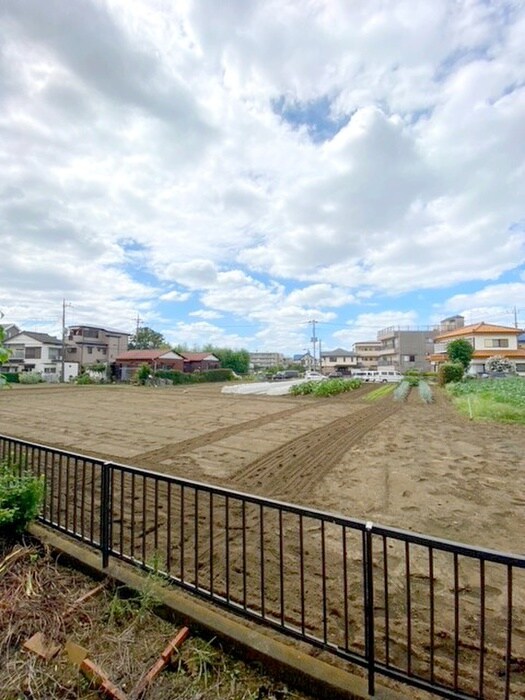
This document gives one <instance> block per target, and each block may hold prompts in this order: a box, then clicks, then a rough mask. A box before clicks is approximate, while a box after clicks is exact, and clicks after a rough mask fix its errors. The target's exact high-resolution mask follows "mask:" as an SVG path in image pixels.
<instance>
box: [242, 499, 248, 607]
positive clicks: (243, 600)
mask: <svg viewBox="0 0 525 700" xmlns="http://www.w3.org/2000/svg"><path fill="white" fill-rule="evenodd" d="M246 586H247V582H246V501H245V500H244V499H243V500H242V606H243V608H244V609H245V610H246V601H247V591H246Z"/></svg>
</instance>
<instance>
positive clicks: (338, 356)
mask: <svg viewBox="0 0 525 700" xmlns="http://www.w3.org/2000/svg"><path fill="white" fill-rule="evenodd" d="M356 368H357V355H356V354H355V353H354V352H351V351H350V350H344V349H343V348H336V349H335V350H328V351H326V352H325V351H323V352H322V353H321V372H322V373H323V374H330V373H331V372H342V373H343V374H350V373H351V370H352V369H356Z"/></svg>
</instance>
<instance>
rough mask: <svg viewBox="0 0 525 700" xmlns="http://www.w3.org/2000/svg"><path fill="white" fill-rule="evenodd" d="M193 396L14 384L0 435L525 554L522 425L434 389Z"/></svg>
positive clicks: (1, 404) (212, 390)
mask: <svg viewBox="0 0 525 700" xmlns="http://www.w3.org/2000/svg"><path fill="white" fill-rule="evenodd" d="M368 391H369V387H363V388H362V389H360V390H358V391H356V392H353V393H350V394H344V395H341V396H338V397H332V398H329V399H321V400H319V399H312V398H310V397H263V396H242V395H232V394H225V395H223V394H221V393H220V387H219V386H213V385H206V386H196V387H190V388H178V387H174V388H171V387H169V388H143V387H130V386H101V387H90V386H83V387H70V386H66V387H47V386H37V387H16V388H14V389H13V390H12V391H3V392H2V393H1V394H0V432H1V433H3V434H6V435H10V436H13V437H18V438H23V439H26V440H30V441H34V442H40V443H43V444H47V445H52V446H56V447H61V448H64V449H68V450H72V451H75V452H81V453H83V454H87V455H93V456H100V457H104V458H106V459H110V460H114V461H117V462H121V463H126V464H132V465H135V466H139V467H146V468H148V469H153V470H156V471H162V472H166V473H170V474H175V475H177V476H182V477H187V478H191V479H195V480H201V481H207V482H210V483H214V484H219V485H225V486H230V487H233V488H239V489H242V490H245V491H250V492H254V493H258V494H261V495H265V496H271V497H274V498H278V499H281V500H286V501H290V502H294V503H299V504H302V505H309V506H313V507H317V508H320V509H322V510H329V511H334V512H338V513H341V514H343V515H345V516H348V517H354V518H360V519H364V520H373V521H374V522H378V523H382V524H384V525H393V526H397V527H401V528H404V529H411V530H414V531H418V532H422V533H425V534H429V535H435V536H439V537H445V538H448V539H455V540H458V541H461V542H465V543H470V544H477V545H483V546H486V547H491V548H495V549H501V550H503V551H510V552H514V553H519V554H524V553H525V539H524V538H523V532H524V531H525V430H524V428H523V426H519V425H497V424H491V423H473V422H470V421H469V420H468V419H466V418H464V417H462V416H460V415H459V414H458V413H457V412H456V411H455V410H454V408H453V407H452V406H451V405H450V403H449V402H448V400H447V399H446V398H445V397H443V396H442V395H441V394H440V393H439V392H438V391H437V390H436V399H437V400H436V401H435V402H434V403H433V404H430V405H425V404H423V403H422V402H421V401H420V400H419V397H418V396H417V395H416V393H415V392H413V393H412V395H411V396H410V397H409V400H408V401H407V402H406V403H395V402H394V401H392V399H391V397H386V399H383V400H381V401H379V402H374V403H369V402H365V401H364V400H363V399H364V397H365V396H366V394H367V393H368Z"/></svg>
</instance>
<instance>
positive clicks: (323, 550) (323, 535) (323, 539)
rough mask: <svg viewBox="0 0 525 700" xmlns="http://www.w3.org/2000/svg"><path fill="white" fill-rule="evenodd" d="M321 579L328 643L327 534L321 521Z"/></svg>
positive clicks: (324, 636)
mask: <svg viewBox="0 0 525 700" xmlns="http://www.w3.org/2000/svg"><path fill="white" fill-rule="evenodd" d="M321 569H322V571H321V577H322V591H323V642H324V643H325V644H326V643H327V641H328V612H327V600H326V532H325V522H324V520H321Z"/></svg>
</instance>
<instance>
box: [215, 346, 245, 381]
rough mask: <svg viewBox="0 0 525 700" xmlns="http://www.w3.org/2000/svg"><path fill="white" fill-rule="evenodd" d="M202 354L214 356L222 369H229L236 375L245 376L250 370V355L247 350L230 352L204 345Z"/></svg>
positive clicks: (225, 349)
mask: <svg viewBox="0 0 525 700" xmlns="http://www.w3.org/2000/svg"><path fill="white" fill-rule="evenodd" d="M204 352H209V353H212V354H213V355H215V357H217V358H218V359H219V360H220V363H221V367H222V368H223V369H231V370H233V371H234V372H237V374H246V373H247V372H248V370H249V368H250V353H249V352H248V350H231V349H230V348H216V347H213V345H206V346H205V347H204Z"/></svg>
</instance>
